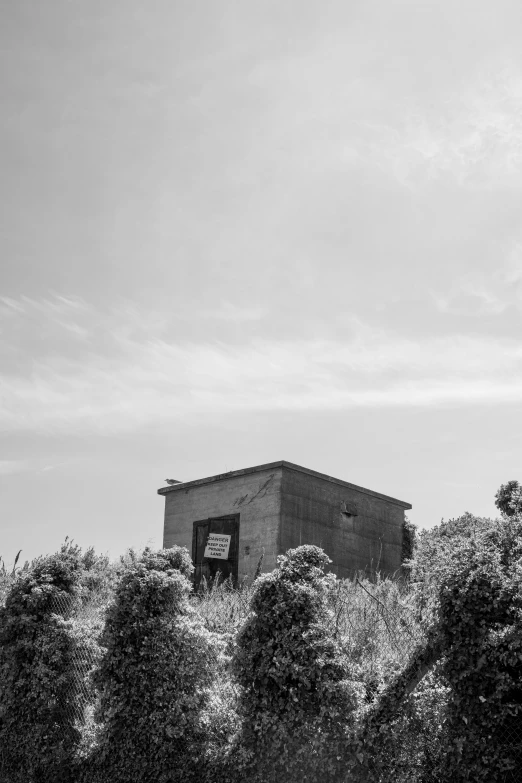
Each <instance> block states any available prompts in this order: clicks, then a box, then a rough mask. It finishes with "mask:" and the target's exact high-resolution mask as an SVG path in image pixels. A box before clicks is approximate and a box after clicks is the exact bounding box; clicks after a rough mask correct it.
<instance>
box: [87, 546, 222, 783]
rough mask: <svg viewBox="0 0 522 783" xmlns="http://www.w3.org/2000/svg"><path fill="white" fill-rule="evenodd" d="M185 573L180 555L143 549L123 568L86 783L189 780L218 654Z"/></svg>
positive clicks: (187, 567) (105, 639)
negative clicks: (190, 598)
mask: <svg viewBox="0 0 522 783" xmlns="http://www.w3.org/2000/svg"><path fill="white" fill-rule="evenodd" d="M191 571H192V564H191V561H190V557H189V555H188V552H187V551H186V550H185V549H181V548H179V547H173V548H172V549H167V550H161V551H159V552H152V551H150V550H149V549H146V550H145V551H144V552H143V554H142V555H141V556H140V557H134V558H131V559H130V561H128V562H127V566H126V569H125V571H124V573H123V575H122V576H121V580H120V582H119V583H118V585H117V587H116V592H115V599H114V603H113V604H112V605H111V606H110V607H109V610H108V612H107V618H106V625H105V629H104V632H103V635H102V638H101V643H102V645H103V646H104V647H105V652H104V654H103V656H102V659H101V662H100V665H99V668H98V670H97V672H96V674H95V678H94V679H95V683H96V685H97V687H98V689H99V695H100V701H99V707H98V711H97V720H98V721H99V723H100V728H99V732H98V737H97V745H96V748H95V752H94V754H93V757H92V758H91V761H90V765H88V770H87V774H88V776H89V779H94V780H100V781H103V783H105V781H107V780H110V781H111V783H118V781H121V782H122V783H123V782H125V783H127V782H128V781H130V780H132V781H133V782H135V783H139V782H141V781H153V782H154V783H162V782H163V781H165V782H166V781H169V783H170V782H174V781H178V780H183V781H190V780H191V779H193V778H192V775H194V774H196V770H197V767H198V764H199V763H200V759H201V758H202V755H203V748H202V746H203V743H204V739H205V731H204V726H203V723H202V720H201V715H202V711H203V710H204V708H205V706H206V700H207V699H208V692H207V690H206V688H207V686H208V685H209V681H210V679H211V677H212V671H213V667H212V662H213V660H214V659H215V658H216V654H217V651H216V645H215V643H214V639H213V637H212V634H211V633H210V632H209V631H207V630H206V629H205V628H204V626H203V624H202V622H201V620H200V619H199V617H198V616H197V614H196V613H195V612H194V610H193V609H192V608H191V607H190V605H189V602H188V599H187V596H188V594H189V592H190V590H191V584H190V582H189V579H188V578H187V577H188V576H189V575H190V573H191Z"/></svg>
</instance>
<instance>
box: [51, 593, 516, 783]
mask: <svg viewBox="0 0 522 783" xmlns="http://www.w3.org/2000/svg"><path fill="white" fill-rule="evenodd" d="M251 591H252V585H251V584H244V585H243V586H242V587H240V588H238V589H235V588H233V586H232V585H231V584H230V583H228V584H227V583H225V584H221V585H218V584H214V585H212V586H211V587H207V586H204V589H202V590H201V591H200V592H199V593H198V594H197V595H193V596H191V601H190V603H191V606H192V608H193V609H194V610H195V611H196V612H197V613H198V614H199V616H200V618H201V619H202V621H203V623H204V625H205V626H206V628H207V629H208V630H209V631H210V632H212V633H213V634H215V635H216V636H217V637H219V638H220V639H221V640H222V644H221V647H220V648H219V650H220V652H219V653H216V655H215V656H214V657H212V656H211V657H209V658H208V660H207V664H206V665H207V666H208V668H209V671H210V674H211V679H212V687H211V688H210V689H209V693H208V699H207V707H206V709H205V711H204V713H203V714H202V716H201V720H202V724H203V725H204V726H205V731H206V737H207V743H208V746H209V752H212V749H213V748H214V750H215V749H216V748H218V747H219V745H220V743H221V744H222V743H223V738H224V737H225V736H226V734H227V733H230V731H231V729H232V728H233V726H231V723H230V720H231V719H230V715H231V714H232V712H233V710H232V711H231V710H230V709H228V710H227V709H223V705H224V704H226V705H228V707H229V708H230V706H231V705H233V701H234V693H235V686H234V685H233V683H232V681H231V677H230V673H229V670H228V661H229V657H230V656H229V652H230V645H231V644H232V640H233V638H234V635H235V633H236V632H237V630H238V628H239V627H240V626H241V624H242V623H243V621H244V620H245V618H246V617H247V616H248V613H249V611H250V609H249V606H250V596H251ZM110 600H111V596H109V595H106V594H102V595H97V594H95V593H94V594H88V595H83V596H77V597H74V598H70V597H67V596H64V597H62V598H60V599H55V603H54V606H53V609H54V611H55V612H56V614H58V615H60V616H61V617H63V618H64V620H65V621H66V622H67V623H68V625H69V627H70V629H71V632H72V635H73V638H74V639H75V640H77V644H74V645H73V648H72V652H71V661H70V665H71V667H72V668H73V670H74V678H73V685H72V686H71V687H72V688H73V693H71V694H70V696H71V698H70V699H69V700H68V702H67V704H68V705H73V706H68V707H67V709H68V710H69V714H68V715H67V718H68V720H69V721H70V723H71V724H73V725H74V726H75V727H76V728H77V730H78V732H79V733H80V735H81V742H80V747H79V757H80V759H83V760H84V761H85V763H87V759H88V758H89V757H90V756H91V755H92V752H93V749H94V748H95V746H96V742H97V732H98V731H99V726H98V725H97V723H96V719H95V718H96V706H97V705H96V699H97V694H96V689H95V687H94V685H93V682H92V674H93V672H94V671H95V669H96V667H97V666H98V664H99V661H100V658H101V655H102V652H103V648H102V647H101V646H100V644H99V641H100V637H101V634H102V631H103V627H104V622H105V613H106V610H107V607H108V605H109V603H110ZM329 600H330V609H331V622H332V632H333V634H334V635H335V637H336V638H337V640H338V641H339V643H340V644H341V645H342V646H343V648H344V649H345V651H346V653H347V655H348V657H349V658H350V660H352V661H353V662H354V666H355V669H356V670H357V671H359V673H360V677H361V681H362V683H363V685H364V694H365V696H364V699H365V702H366V704H367V705H368V706H370V705H371V704H372V703H373V702H374V700H375V699H376V698H377V697H378V695H379V693H380V692H381V691H382V690H383V689H384V688H385V687H386V683H387V682H389V681H390V680H391V679H392V678H393V676H394V674H395V673H399V672H400V671H401V670H402V669H403V667H404V665H405V663H406V661H407V660H408V659H409V657H410V656H411V654H412V653H413V652H414V651H415V650H416V649H418V647H419V645H420V644H422V643H423V642H424V641H425V637H424V632H423V630H422V625H421V623H420V621H419V618H418V616H417V609H416V607H415V604H414V601H413V599H412V596H411V595H410V594H409V592H408V590H407V589H404V588H402V587H401V585H400V584H395V583H391V582H390V581H386V582H385V581H383V582H382V583H379V582H377V583H376V584H371V583H369V582H367V581H366V582H365V581H363V580H354V581H351V582H348V581H345V582H338V583H337V585H336V588H335V590H333V591H332V594H331V596H330V599H329ZM450 700H451V692H450V690H449V689H448V688H447V687H446V685H445V684H444V682H443V680H442V678H441V677H440V676H439V672H438V667H437V666H435V667H434V668H433V670H432V671H431V672H430V673H428V674H427V675H426V676H425V677H424V678H423V679H422V680H421V681H420V683H419V684H418V685H417V687H416V688H415V689H414V690H413V691H412V692H411V693H410V694H409V695H408V696H407V697H406V698H405V699H404V702H403V703H402V705H401V709H400V710H399V712H398V714H397V715H396V717H395V718H394V719H393V721H392V724H391V725H390V726H388V729H389V733H390V737H391V738H392V739H391V740H390V741H389V742H388V743H386V745H385V750H383V753H382V754H381V755H380V757H379V758H376V759H374V760H373V762H372V763H371V772H372V776H373V777H372V780H373V781H380V783H442V781H444V780H445V778H444V777H443V776H442V777H441V775H442V773H441V769H442V768H443V761H444V755H445V753H446V751H447V749H448V747H449V745H450V743H451V742H452V741H453V738H452V737H451V736H450V733H449V731H448V729H447V722H446V712H447V707H448V704H449V701H450ZM220 715H223V716H226V717H225V718H223V719H220V718H219V716H220ZM489 741H491V742H496V743H498V744H499V746H501V748H502V758H503V759H504V762H505V766H506V767H507V769H506V771H505V774H504V773H503V774H504V777H503V778H502V777H501V776H498V777H497V778H496V779H498V780H504V781H506V783H508V781H520V780H522V722H521V719H520V717H519V716H518V715H514V716H513V717H512V719H511V721H510V722H509V723H508V724H506V725H504V726H503V727H501V728H500V729H499V731H498V732H497V735H496V736H495V737H492V738H491V739H490V740H489ZM173 742H176V739H175V738H173ZM151 752H154V749H153V748H151ZM349 776H350V771H349V767H347V778H346V780H347V781H349V780H350V777H349ZM87 778H88V775H87ZM87 778H86V780H87ZM139 779H140V781H143V778H142V777H141V776H140V778H139ZM93 781H94V778H93ZM96 783H99V780H98V779H96ZM103 783H105V781H103ZM107 783H109V781H107ZM151 783H152V781H151ZM154 783H156V781H155V782H154ZM216 783H218V781H216Z"/></svg>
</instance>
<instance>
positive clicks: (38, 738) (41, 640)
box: [0, 544, 81, 783]
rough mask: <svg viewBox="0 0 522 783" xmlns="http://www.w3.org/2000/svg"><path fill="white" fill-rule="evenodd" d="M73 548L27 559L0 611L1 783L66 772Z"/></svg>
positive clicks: (73, 709) (70, 737)
mask: <svg viewBox="0 0 522 783" xmlns="http://www.w3.org/2000/svg"><path fill="white" fill-rule="evenodd" d="M80 573H81V564H80V559H79V557H78V552H77V550H76V549H74V548H71V547H70V546H68V545H67V544H66V545H64V546H63V547H62V549H61V551H60V552H58V553H57V554H55V555H51V556H48V557H41V558H38V559H37V560H35V561H34V562H33V564H32V567H31V568H30V569H29V570H28V571H24V572H23V573H22V574H21V575H19V576H18V578H17V579H16V580H15V581H14V582H13V583H12V585H11V588H10V591H9V592H8V594H7V597H6V601H5V606H4V607H3V608H0V749H1V751H0V769H1V771H2V778H1V779H2V781H6V783H7V781H9V783H15V782H18V781H20V783H22V781H23V783H30V782H31V783H39V782H40V781H42V782H43V781H49V780H53V781H59V780H61V779H65V778H66V777H67V774H68V769H69V766H70V762H71V759H72V757H73V755H74V752H75V748H76V746H77V745H78V743H79V741H80V733H79V731H78V729H77V728H76V727H75V725H74V724H75V720H76V719H78V718H79V717H80V716H79V715H78V712H77V698H76V697H77V678H76V676H75V672H74V670H73V667H72V665H71V662H72V658H73V656H74V653H75V647H76V646H77V643H78V640H77V639H76V638H75V635H74V632H73V629H72V626H71V623H70V622H68V621H66V620H64V617H63V611H64V610H67V607H70V605H71V604H72V602H73V600H74V595H75V592H76V591H77V589H78V583H79V577H80Z"/></svg>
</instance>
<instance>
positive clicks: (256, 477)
mask: <svg viewBox="0 0 522 783" xmlns="http://www.w3.org/2000/svg"><path fill="white" fill-rule="evenodd" d="M281 479H282V468H281V467H280V466H279V467H271V468H268V469H267V470H261V471H256V472H254V473H245V474H244V475H236V476H231V477H230V478H226V477H224V478H216V479H213V480H212V481H210V482H208V483H201V484H198V483H197V482H194V483H193V484H192V486H184V485H180V486H179V488H177V487H173V488H172V489H171V490H169V491H168V492H167V493H166V494H165V524H164V532H163V546H164V547H171V546H173V545H174V544H177V545H178V546H186V547H187V549H188V550H189V552H192V530H193V523H194V522H196V521H198V520H202V519H207V518H208V517H219V516H225V515H227V514H239V515H240V518H239V564H238V570H239V574H238V575H239V578H240V579H241V578H242V577H244V576H253V574H254V573H255V570H256V566H257V564H258V561H259V557H260V555H261V553H262V552H263V549H264V552H265V556H264V560H263V571H271V570H272V569H273V568H275V566H276V556H277V554H278V551H279V524H280V518H281Z"/></svg>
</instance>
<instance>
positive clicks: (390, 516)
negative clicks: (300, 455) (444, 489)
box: [280, 466, 408, 577]
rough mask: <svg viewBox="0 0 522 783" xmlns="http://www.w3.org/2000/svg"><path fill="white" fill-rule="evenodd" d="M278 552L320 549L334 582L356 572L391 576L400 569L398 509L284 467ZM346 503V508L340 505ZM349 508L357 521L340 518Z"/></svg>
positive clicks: (401, 514) (369, 495) (400, 516)
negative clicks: (327, 559) (312, 546)
mask: <svg viewBox="0 0 522 783" xmlns="http://www.w3.org/2000/svg"><path fill="white" fill-rule="evenodd" d="M281 490H282V499H281V536H280V551H281V552H285V551H286V550H287V549H290V548H292V547H296V546H300V545H301V544H315V545H316V546H320V547H321V548H322V549H324V551H325V552H326V553H327V555H328V556H329V557H330V558H331V559H332V561H333V563H332V566H331V570H332V571H333V572H334V573H336V574H337V575H338V576H339V577H350V576H353V574H354V573H355V572H357V571H358V570H361V569H363V570H367V571H369V570H373V571H375V570H377V569H379V570H381V571H383V572H385V573H389V574H391V573H394V572H395V571H397V570H398V569H399V568H400V566H401V552H402V523H403V521H404V510H405V506H408V504H405V505H401V504H400V503H393V502H392V501H391V500H386V499H383V498H381V497H378V496H375V495H374V494H373V493H371V492H369V491H368V492H363V491H361V490H357V489H355V488H352V487H349V486H343V484H341V483H338V482H335V481H329V480H328V479H327V478H319V477H317V476H314V475H310V474H309V473H305V472H301V471H297V470H292V469H291V468H289V467H287V466H284V467H283V481H282V488H281ZM345 503H348V506H343V504H345ZM350 504H352V505H353V506H355V507H356V510H357V516H350V515H349V514H345V513H343V511H342V509H343V507H344V508H345V509H346V508H347V510H348V511H349V510H350Z"/></svg>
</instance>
